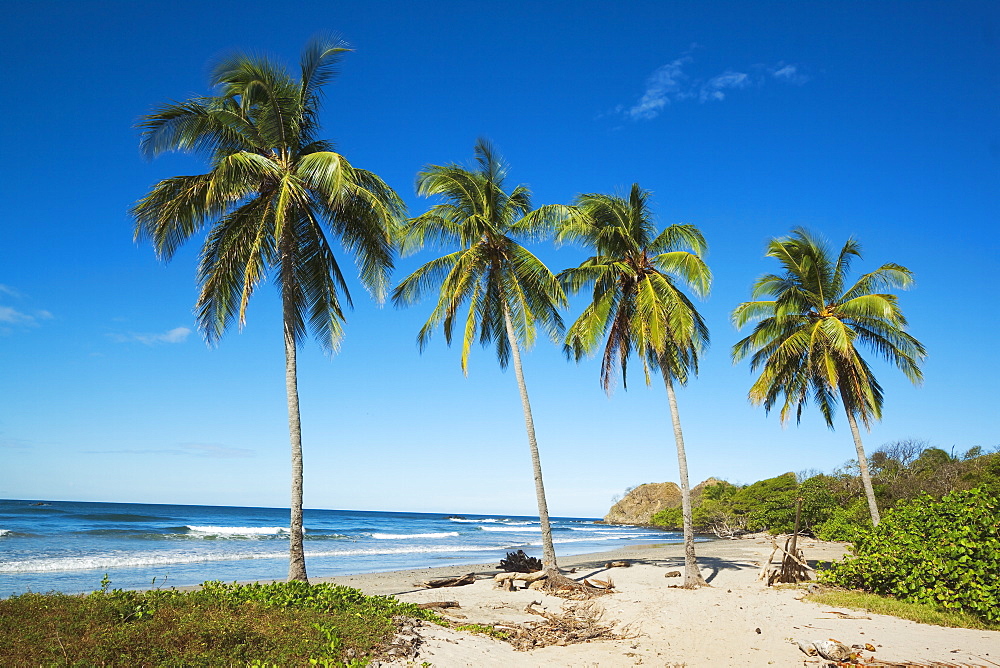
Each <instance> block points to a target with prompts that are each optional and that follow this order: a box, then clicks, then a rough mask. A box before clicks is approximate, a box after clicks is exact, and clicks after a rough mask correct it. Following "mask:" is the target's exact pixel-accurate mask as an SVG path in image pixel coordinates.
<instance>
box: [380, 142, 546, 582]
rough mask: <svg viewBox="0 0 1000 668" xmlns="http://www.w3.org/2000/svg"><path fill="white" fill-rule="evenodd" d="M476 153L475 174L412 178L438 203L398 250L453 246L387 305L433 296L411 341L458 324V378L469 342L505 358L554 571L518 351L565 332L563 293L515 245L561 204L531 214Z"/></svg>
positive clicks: (519, 194)
mask: <svg viewBox="0 0 1000 668" xmlns="http://www.w3.org/2000/svg"><path fill="white" fill-rule="evenodd" d="M475 156H476V168H475V169H472V170H470V169H466V168H464V167H462V166H460V165H456V164H449V165H430V166H428V167H426V168H425V169H424V170H423V171H422V172H420V174H418V175H417V193H418V194H420V195H422V196H424V197H431V196H435V195H436V196H440V197H441V198H443V199H444V202H442V203H440V204H437V205H435V206H433V207H432V208H431V209H430V211H428V212H427V213H425V214H423V215H421V216H418V217H416V218H413V219H411V220H410V222H409V224H408V225H407V228H406V230H405V232H404V237H403V248H404V251H407V252H410V251H415V250H417V249H419V248H421V247H422V246H423V245H424V244H425V243H426V242H435V243H439V244H442V245H445V246H454V245H458V247H459V248H458V250H456V251H454V252H451V253H448V254H447V255H444V256H443V257H440V258H438V259H436V260H432V261H430V262H428V263H426V264H425V265H423V266H421V267H420V268H419V269H417V270H416V271H414V272H413V273H412V274H411V275H409V276H408V277H406V279H404V280H403V281H402V282H401V283H400V284H399V286H398V287H397V288H396V290H395V291H394V292H393V295H392V299H393V302H394V303H395V304H396V305H397V306H404V305H410V304H413V303H416V302H417V301H419V300H420V299H421V298H422V297H423V296H424V294H425V293H426V292H427V291H428V290H431V289H434V288H438V289H439V291H440V293H439V296H438V301H437V305H436V306H435V307H434V310H433V311H432V312H431V315H430V318H428V320H427V322H426V323H425V324H424V326H423V327H422V328H421V329H420V333H419V334H418V336H417V342H418V344H419V346H420V349H421V350H423V348H424V346H426V344H427V342H428V341H429V339H430V336H431V333H432V332H433V330H434V329H435V328H436V327H437V326H438V325H441V326H442V328H443V329H444V336H445V340H446V341H447V342H448V345H451V341H452V336H453V333H454V329H455V324H456V321H457V322H458V327H459V329H460V331H461V332H462V357H461V360H462V371H463V372H464V373H466V374H468V360H469V352H470V350H471V348H472V345H473V343H474V342H475V340H476V339H477V338H478V339H479V342H480V343H481V344H482V345H484V346H486V345H489V344H491V343H492V344H493V345H494V346H495V349H496V355H497V359H498V360H499V362H500V367H501V368H506V367H507V364H508V363H510V362H511V361H513V364H514V375H515V377H516V378H517V386H518V389H519V390H520V393H521V405H522V407H523V409H524V425H525V429H526V430H527V434H528V448H529V449H530V451H531V465H532V469H533V472H534V477H535V495H536V497H537V501H538V517H539V520H540V522H541V529H542V563H543V565H544V567H545V569H546V570H550V571H551V570H554V569H556V568H557V565H556V554H555V549H554V548H553V546H552V529H551V526H550V524H549V510H548V504H547V503H546V500H545V487H544V485H543V484H542V467H541V462H540V460H539V457H538V443H537V442H536V440H535V427H534V420H533V418H532V415H531V404H530V403H529V401H528V391H527V388H526V386H525V383H524V372H523V370H522V368H521V352H520V349H521V347H522V346H523V347H525V348H527V347H529V346H531V345H532V343H533V342H534V339H535V332H536V327H539V326H540V327H542V328H543V329H544V330H545V331H546V332H547V333H549V334H550V335H551V336H553V337H555V336H557V335H558V333H559V332H560V331H561V330H562V326H563V324H562V318H561V317H560V316H559V311H558V310H559V308H561V307H563V306H564V305H565V303H566V296H565V294H564V293H563V291H562V288H561V287H560V286H559V282H558V281H557V280H556V278H555V276H553V274H552V272H550V271H549V270H548V268H547V267H546V266H545V265H544V264H543V263H542V262H541V260H539V259H538V258H537V257H535V256H534V255H533V254H532V253H531V252H529V251H528V250H527V249H526V248H524V247H523V246H521V245H520V244H519V243H518V242H517V241H515V238H517V237H527V238H539V237H541V236H543V235H544V234H545V233H546V232H547V231H548V230H550V229H551V228H552V225H553V221H554V219H555V216H556V215H557V212H558V210H559V209H560V208H561V207H557V206H549V207H542V208H540V209H538V210H536V211H532V210H531V197H530V192H529V190H528V189H527V188H526V187H525V186H523V185H519V186H517V187H515V188H514V189H513V190H511V191H510V192H507V191H506V190H505V189H504V177H505V175H506V171H507V166H506V164H505V163H504V162H503V160H502V159H501V158H500V156H499V155H498V154H497V153H496V151H495V150H494V148H493V147H492V146H491V145H490V143H489V142H487V141H486V140H483V139H480V140H479V141H478V142H477V143H476V147H475ZM463 310H464V311H465V313H464V315H463V314H462V313H461V311H463Z"/></svg>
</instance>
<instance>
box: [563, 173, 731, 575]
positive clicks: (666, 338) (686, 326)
mask: <svg viewBox="0 0 1000 668" xmlns="http://www.w3.org/2000/svg"><path fill="white" fill-rule="evenodd" d="M649 198H650V193H649V191H647V190H643V189H642V188H640V187H639V184H637V183H635V184H632V189H631V191H630V192H629V195H628V198H627V199H626V198H624V197H619V196H615V195H600V194H584V195H580V196H579V197H578V198H577V201H576V203H575V210H576V211H575V213H574V214H572V215H570V216H569V217H568V218H566V220H565V222H564V223H563V225H562V226H561V229H560V231H559V235H558V239H559V240H560V241H577V242H581V243H583V244H584V245H585V246H587V247H589V248H590V249H591V250H592V251H593V253H594V254H593V256H592V257H590V258H589V259H587V260H585V261H584V262H583V263H582V264H581V265H580V266H579V267H576V268H573V269H567V270H565V271H563V272H561V273H560V274H559V279H560V281H561V282H562V284H563V287H564V288H565V289H566V290H567V292H571V293H576V292H579V291H580V290H583V289H586V288H588V287H591V286H592V288H593V297H592V301H591V303H590V305H589V306H587V307H586V308H585V309H584V311H583V313H582V314H581V315H580V317H579V318H577V320H576V322H574V323H573V324H572V325H571V326H570V328H569V330H568V331H567V334H566V344H565V347H564V349H565V351H566V354H567V355H568V356H571V357H574V358H575V359H576V360H577V361H579V360H580V359H581V358H582V357H583V356H584V355H587V354H589V353H591V352H593V351H594V350H596V349H597V348H598V347H599V346H600V345H601V343H602V342H603V343H604V353H603V355H602V358H601V384H602V385H603V387H604V389H605V391H607V392H609V393H610V392H611V388H612V386H613V384H614V381H615V377H616V374H617V372H618V370H619V369H620V370H621V376H622V383H623V385H625V384H626V382H627V371H628V361H629V358H630V357H631V356H632V355H633V354H635V355H636V356H638V358H639V360H640V361H641V362H642V366H643V371H644V372H645V376H646V383H647V384H649V382H650V376H651V372H653V371H659V373H660V375H661V376H662V377H663V383H664V386H665V387H666V390H667V403H668V405H669V408H670V419H671V422H672V424H673V429H674V442H675V443H676V445H677V464H678V469H679V473H680V478H681V509H682V514H683V517H684V522H683V524H684V586H685V587H687V588H693V587H697V586H701V585H704V584H706V583H705V581H704V579H703V578H702V577H701V573H700V571H699V570H698V563H697V559H696V557H695V550H694V529H693V525H692V519H691V486H690V483H689V481H688V470H687V453H686V451H685V448H684V434H683V432H682V431H681V422H680V416H679V414H678V410H677V397H676V395H675V393H674V383H675V382H676V383H677V384H679V385H684V384H686V383H687V382H688V380H689V379H690V378H691V377H692V376H693V375H696V374H697V373H698V354H699V352H700V351H701V350H702V349H703V348H704V346H705V345H706V344H707V343H708V328H707V327H706V326H705V322H704V320H702V317H701V314H699V313H698V310H697V309H696V308H695V306H694V304H693V303H692V302H691V300H690V299H689V298H688V297H687V295H685V294H684V291H683V289H682V287H684V286H687V287H689V288H690V289H691V290H692V291H693V292H695V294H697V295H699V296H704V295H706V294H707V293H708V290H709V288H710V286H711V282H712V274H711V271H709V269H708V266H707V265H706V264H705V262H704V260H703V259H702V255H703V254H704V252H705V250H706V248H707V246H706V244H705V239H704V237H703V236H702V234H701V232H700V231H699V230H698V228H696V227H695V226H693V225H671V226H670V227H668V228H666V229H665V230H663V231H662V232H660V233H657V230H656V226H655V224H654V222H653V214H652V212H651V211H650V208H649Z"/></svg>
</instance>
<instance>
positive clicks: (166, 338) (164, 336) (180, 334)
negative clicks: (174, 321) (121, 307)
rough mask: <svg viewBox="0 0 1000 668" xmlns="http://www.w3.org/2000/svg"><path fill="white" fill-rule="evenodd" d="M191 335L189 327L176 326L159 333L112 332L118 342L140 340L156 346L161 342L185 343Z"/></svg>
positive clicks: (112, 336) (113, 337)
mask: <svg viewBox="0 0 1000 668" xmlns="http://www.w3.org/2000/svg"><path fill="white" fill-rule="evenodd" d="M190 335H191V330H190V329H188V328H187V327H174V328H173V329H170V330H167V331H166V332H162V333H159V334H144V333H139V332H129V333H128V334H111V338H112V339H114V340H115V341H117V342H118V343H129V342H132V341H138V342H139V343H144V344H146V345H147V346H155V345H157V344H160V343H184V342H185V341H187V338H188V336H190Z"/></svg>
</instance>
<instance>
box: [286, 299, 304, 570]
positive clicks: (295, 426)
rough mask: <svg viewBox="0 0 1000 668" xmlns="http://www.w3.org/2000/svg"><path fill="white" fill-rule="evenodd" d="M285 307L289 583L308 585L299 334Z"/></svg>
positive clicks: (287, 307)
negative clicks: (297, 352) (289, 473)
mask: <svg viewBox="0 0 1000 668" xmlns="http://www.w3.org/2000/svg"><path fill="white" fill-rule="evenodd" d="M287 299H288V298H287V297H286V298H285V300H286V303H285V304H284V311H285V317H284V325H285V327H284V329H285V392H286V394H287V395H288V438H289V441H290V442H291V446H292V499H291V504H290V507H291V520H290V525H289V528H288V529H289V532H290V533H291V536H290V538H289V549H288V580H289V582H291V581H292V580H299V581H302V582H308V581H309V580H308V578H307V576H306V555H305V551H304V550H303V547H302V423H301V421H300V419H299V384H298V369H297V366H296V359H295V334H294V332H293V331H292V322H291V317H290V314H289V310H290V305H289V304H288V303H287Z"/></svg>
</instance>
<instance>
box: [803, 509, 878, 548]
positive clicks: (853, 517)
mask: <svg viewBox="0 0 1000 668" xmlns="http://www.w3.org/2000/svg"><path fill="white" fill-rule="evenodd" d="M871 528H872V518H871V513H870V511H869V510H868V502H867V501H866V500H865V499H854V500H853V501H851V502H850V503H849V504H847V505H846V506H838V507H837V508H834V510H833V512H832V513H830V515H829V516H828V517H827V519H826V521H825V522H823V523H822V524H820V525H819V526H817V527H816V537H817V538H819V539H820V540H838V541H847V542H850V543H853V542H854V541H856V540H858V539H859V538H860V537H861V535H862V534H863V533H864V532H865V531H867V530H870V529H871Z"/></svg>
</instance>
